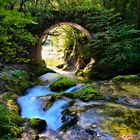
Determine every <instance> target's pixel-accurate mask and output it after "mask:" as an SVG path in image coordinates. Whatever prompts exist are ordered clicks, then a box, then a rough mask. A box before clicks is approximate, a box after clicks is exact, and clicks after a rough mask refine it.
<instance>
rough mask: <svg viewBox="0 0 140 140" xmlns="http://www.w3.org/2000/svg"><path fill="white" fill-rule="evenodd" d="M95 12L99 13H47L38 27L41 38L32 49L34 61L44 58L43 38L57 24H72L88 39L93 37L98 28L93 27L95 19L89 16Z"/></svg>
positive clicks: (37, 30)
mask: <svg viewBox="0 0 140 140" xmlns="http://www.w3.org/2000/svg"><path fill="white" fill-rule="evenodd" d="M95 14H97V12H96V11H85V12H84V11H69V12H64V11H61V12H58V11H51V12H48V13H46V18H45V19H44V21H43V23H42V25H40V26H39V27H37V29H36V32H38V33H39V38H40V40H39V43H38V45H37V46H36V47H33V48H32V49H31V53H30V56H31V60H32V61H34V62H40V60H42V57H41V46H42V43H43V40H44V38H46V37H47V36H48V33H49V31H50V30H51V29H52V28H54V27H56V26H60V25H70V26H72V27H73V28H76V29H77V30H79V31H81V32H82V33H84V34H85V36H86V37H87V39H91V38H92V35H91V33H93V32H94V31H96V29H93V28H92V27H91V26H90V25H91V24H92V23H93V22H95V21H94V20H92V19H90V18H89V17H93V16H95Z"/></svg>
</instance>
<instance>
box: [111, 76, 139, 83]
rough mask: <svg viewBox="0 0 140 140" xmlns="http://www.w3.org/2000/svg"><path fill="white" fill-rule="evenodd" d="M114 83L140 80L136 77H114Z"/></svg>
mask: <svg viewBox="0 0 140 140" xmlns="http://www.w3.org/2000/svg"><path fill="white" fill-rule="evenodd" d="M113 81H114V82H138V81H140V78H139V77H138V76H137V75H125V76H116V77H114V78H113Z"/></svg>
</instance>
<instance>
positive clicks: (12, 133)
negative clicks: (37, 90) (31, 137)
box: [0, 104, 24, 139]
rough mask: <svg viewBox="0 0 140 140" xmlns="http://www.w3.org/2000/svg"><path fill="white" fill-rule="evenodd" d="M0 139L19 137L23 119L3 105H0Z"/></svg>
mask: <svg viewBox="0 0 140 140" xmlns="http://www.w3.org/2000/svg"><path fill="white" fill-rule="evenodd" d="M0 112H1V113H0V124H1V125H0V139H8V138H9V139H12V138H18V137H20V135H21V133H22V129H21V126H22V124H23V122H24V120H23V119H22V118H21V117H20V116H19V115H18V114H17V113H15V112H14V111H11V110H9V109H8V108H7V107H6V106H5V105H2V104H1V105H0Z"/></svg>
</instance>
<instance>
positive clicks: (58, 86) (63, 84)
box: [50, 77, 76, 91]
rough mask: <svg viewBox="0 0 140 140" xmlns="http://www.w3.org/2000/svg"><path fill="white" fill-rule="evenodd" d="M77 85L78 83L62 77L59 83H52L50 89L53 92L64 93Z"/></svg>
mask: <svg viewBox="0 0 140 140" xmlns="http://www.w3.org/2000/svg"><path fill="white" fill-rule="evenodd" d="M75 85H76V81H73V80H70V79H68V78H66V77H62V78H60V79H58V80H57V81H55V82H54V83H52V84H51V85H50V88H51V90H52V91H64V90H66V89H68V88H70V87H72V86H75Z"/></svg>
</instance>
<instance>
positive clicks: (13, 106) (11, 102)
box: [7, 99, 19, 114]
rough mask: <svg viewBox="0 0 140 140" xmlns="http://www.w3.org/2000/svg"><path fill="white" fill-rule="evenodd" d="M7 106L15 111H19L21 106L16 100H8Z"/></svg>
mask: <svg viewBox="0 0 140 140" xmlns="http://www.w3.org/2000/svg"><path fill="white" fill-rule="evenodd" d="M7 106H8V108H9V109H10V110H12V111H14V112H15V113H17V114H18V113H19V107H18V105H17V103H16V102H15V101H14V100H11V99H10V100H8V101H7Z"/></svg>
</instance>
